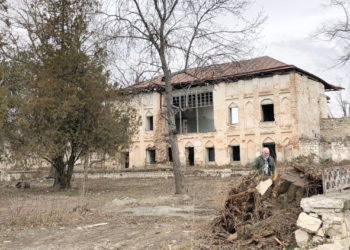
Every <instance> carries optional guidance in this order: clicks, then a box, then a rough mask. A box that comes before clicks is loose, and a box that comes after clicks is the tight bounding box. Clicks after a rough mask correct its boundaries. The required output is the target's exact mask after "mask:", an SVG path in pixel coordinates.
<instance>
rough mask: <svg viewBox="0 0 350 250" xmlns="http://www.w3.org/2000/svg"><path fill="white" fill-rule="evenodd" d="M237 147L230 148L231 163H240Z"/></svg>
mask: <svg viewBox="0 0 350 250" xmlns="http://www.w3.org/2000/svg"><path fill="white" fill-rule="evenodd" d="M240 152H241V151H240V148H239V146H231V161H240V160H241V153H240Z"/></svg>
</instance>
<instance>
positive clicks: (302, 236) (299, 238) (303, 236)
mask: <svg viewBox="0 0 350 250" xmlns="http://www.w3.org/2000/svg"><path fill="white" fill-rule="evenodd" d="M311 237H312V236H311V234H309V233H308V232H305V231H303V230H301V229H298V230H297V231H295V240H296V242H297V244H298V246H299V247H305V246H307V244H308V242H309V241H310V239H311Z"/></svg>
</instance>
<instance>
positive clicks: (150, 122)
mask: <svg viewBox="0 0 350 250" xmlns="http://www.w3.org/2000/svg"><path fill="white" fill-rule="evenodd" d="M146 130H147V131H152V130H153V116H147V117H146Z"/></svg>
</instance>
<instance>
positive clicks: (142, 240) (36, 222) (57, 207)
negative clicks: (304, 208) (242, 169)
mask: <svg viewBox="0 0 350 250" xmlns="http://www.w3.org/2000/svg"><path fill="white" fill-rule="evenodd" d="M240 178H241V177H235V179H233V178H218V177H206V178H203V177H201V178H197V177H191V178H187V179H186V180H185V194H184V195H180V196H175V195H173V193H174V188H173V179H128V180H118V181H116V180H107V179H104V180H91V181H88V182H87V187H88V188H87V192H86V193H85V196H84V197H82V196H81V182H80V180H76V181H75V183H74V184H75V186H76V187H75V188H74V189H73V190H70V191H65V192H52V190H51V188H50V185H51V183H49V182H43V183H40V182H38V183H37V184H36V187H35V188H33V189H31V190H16V189H11V188H9V189H4V188H3V189H2V190H1V191H2V193H1V195H0V212H1V213H0V223H1V224H0V227H1V230H0V249H28V250H29V249H172V250H174V249H191V248H192V249H198V244H199V243H198V237H199V235H200V233H201V232H202V231H203V230H207V229H208V223H209V222H210V221H211V220H212V219H213V218H214V217H215V216H217V215H218V213H219V210H220V208H221V206H222V205H223V201H224V199H225V197H226V194H227V191H228V189H229V188H230V186H231V185H232V183H233V182H232V181H234V180H237V181H238V180H239V179H240ZM96 224H99V225H96Z"/></svg>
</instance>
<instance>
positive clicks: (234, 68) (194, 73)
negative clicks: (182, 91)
mask: <svg viewBox="0 0 350 250" xmlns="http://www.w3.org/2000/svg"><path fill="white" fill-rule="evenodd" d="M292 69H295V70H297V71H300V72H302V73H304V74H306V75H308V76H310V77H312V78H314V79H316V80H318V81H320V82H321V83H323V84H324V85H325V89H333V90H338V89H341V88H339V87H337V86H334V85H331V84H329V83H327V82H325V81H324V80H322V79H321V78H319V77H317V76H315V75H313V74H311V73H309V72H307V71H304V70H302V69H299V68H297V67H295V66H294V65H289V64H285V63H283V62H280V61H278V60H276V59H274V58H271V57H269V56H263V57H258V58H254V59H250V60H245V61H240V62H232V63H225V64H217V65H211V66H207V67H201V68H193V69H189V70H187V73H181V74H178V75H175V76H173V77H172V84H173V85H179V84H190V83H200V82H205V81H206V82H209V81H215V80H225V79H230V78H240V77H244V76H253V75H257V74H261V73H268V72H273V71H282V70H292ZM162 78H163V75H160V76H157V77H155V78H153V79H150V80H148V81H145V82H142V83H140V84H137V85H133V86H132V88H137V89H139V88H147V87H148V86H150V85H154V84H156V85H164V84H165V82H164V81H162Z"/></svg>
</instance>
